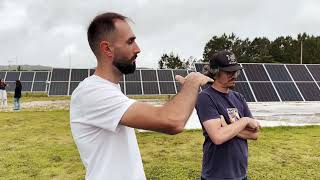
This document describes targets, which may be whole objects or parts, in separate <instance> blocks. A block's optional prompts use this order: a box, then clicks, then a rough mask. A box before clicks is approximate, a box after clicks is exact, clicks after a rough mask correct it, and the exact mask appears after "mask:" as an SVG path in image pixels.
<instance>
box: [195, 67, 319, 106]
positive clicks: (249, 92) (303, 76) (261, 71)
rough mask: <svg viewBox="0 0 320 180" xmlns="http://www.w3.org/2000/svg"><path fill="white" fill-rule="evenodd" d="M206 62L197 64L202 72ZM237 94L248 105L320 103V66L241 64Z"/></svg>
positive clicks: (197, 68) (237, 81)
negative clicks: (281, 102) (285, 102)
mask: <svg viewBox="0 0 320 180" xmlns="http://www.w3.org/2000/svg"><path fill="white" fill-rule="evenodd" d="M204 65H205V64H204V63H199V64H196V65H195V67H196V71H198V72H202V69H203V66H204ZM240 65H241V66H242V67H244V69H243V70H241V74H240V76H239V77H238V79H237V80H236V86H235V89H234V90H235V91H238V92H240V93H241V94H243V95H244V96H245V98H246V100H247V101H248V102H271V101H320V86H319V85H320V65H315V64H313V65H304V64H246V63H243V64H240Z"/></svg>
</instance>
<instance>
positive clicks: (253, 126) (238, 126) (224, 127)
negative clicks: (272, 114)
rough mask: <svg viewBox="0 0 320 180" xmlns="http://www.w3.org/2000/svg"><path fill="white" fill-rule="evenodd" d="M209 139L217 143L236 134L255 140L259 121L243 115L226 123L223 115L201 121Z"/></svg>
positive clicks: (257, 134) (221, 142)
mask: <svg viewBox="0 0 320 180" xmlns="http://www.w3.org/2000/svg"><path fill="white" fill-rule="evenodd" d="M203 126H204V128H205V129H206V131H207V132H208V135H209V137H210V139H211V140H212V141H213V142H214V143H215V144H217V145H219V144H223V143H224V142H226V141H228V140H230V139H232V138H233V137H235V136H237V137H240V138H242V139H251V140H256V139H257V138H258V136H259V132H258V131H259V129H260V128H261V126H260V124H259V122H258V121H257V120H255V119H253V118H249V117H243V118H240V120H238V121H236V122H234V123H232V124H229V125H228V124H227V123H226V121H225V119H224V118H223V116H221V117H220V118H217V119H212V120H207V121H205V122H204V123H203Z"/></svg>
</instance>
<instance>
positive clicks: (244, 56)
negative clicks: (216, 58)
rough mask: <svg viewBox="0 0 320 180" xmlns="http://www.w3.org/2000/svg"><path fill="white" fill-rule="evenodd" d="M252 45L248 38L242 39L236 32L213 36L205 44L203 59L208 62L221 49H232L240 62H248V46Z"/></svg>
mask: <svg viewBox="0 0 320 180" xmlns="http://www.w3.org/2000/svg"><path fill="white" fill-rule="evenodd" d="M249 46H250V41H249V39H248V38H246V39H245V40H241V39H240V38H239V37H237V36H236V35H235V34H234V33H232V34H231V35H226V34H223V35H222V36H220V37H217V36H213V37H212V38H211V39H210V40H209V42H207V44H206V45H205V48H204V52H203V61H204V62H208V61H209V59H210V57H211V56H212V55H213V54H214V53H216V52H218V51H221V50H230V51H232V52H233V53H234V54H235V55H236V57H237V58H238V61H239V62H248V61H249V56H248V53H247V51H248V48H249Z"/></svg>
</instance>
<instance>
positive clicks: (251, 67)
mask: <svg viewBox="0 0 320 180" xmlns="http://www.w3.org/2000/svg"><path fill="white" fill-rule="evenodd" d="M242 66H243V67H244V68H245V72H246V75H247V78H248V80H249V81H270V80H269V78H268V75H267V73H266V71H265V70H264V68H263V65H262V64H242Z"/></svg>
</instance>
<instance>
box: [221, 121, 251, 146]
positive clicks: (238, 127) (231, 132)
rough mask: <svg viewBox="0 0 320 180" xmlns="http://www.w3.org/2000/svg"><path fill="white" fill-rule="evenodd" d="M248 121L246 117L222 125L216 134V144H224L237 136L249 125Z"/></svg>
mask: <svg viewBox="0 0 320 180" xmlns="http://www.w3.org/2000/svg"><path fill="white" fill-rule="evenodd" d="M247 124H248V121H247V120H245V119H242V120H239V121H236V122H235V123H233V124H230V125H227V126H224V127H220V128H219V129H218V132H217V134H216V138H215V141H216V142H215V143H216V144H222V143H224V142H226V141H228V140H230V139H232V138H233V137H235V136H237V135H238V134H239V133H240V132H241V131H242V130H243V129H245V127H246V126H247Z"/></svg>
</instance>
